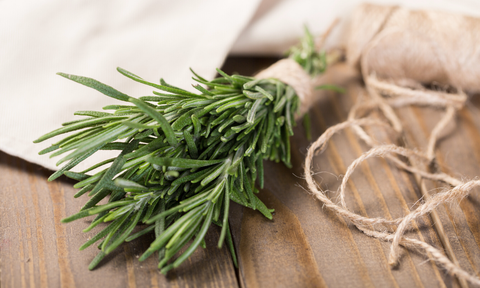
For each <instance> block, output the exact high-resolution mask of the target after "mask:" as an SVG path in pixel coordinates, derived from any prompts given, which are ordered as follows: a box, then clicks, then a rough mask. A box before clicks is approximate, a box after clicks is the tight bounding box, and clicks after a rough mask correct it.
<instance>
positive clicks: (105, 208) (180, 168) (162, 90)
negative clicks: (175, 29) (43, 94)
mask: <svg viewBox="0 0 480 288" xmlns="http://www.w3.org/2000/svg"><path fill="white" fill-rule="evenodd" d="M309 35H310V37H311V34H308V35H307V37H309ZM311 44H312V45H313V41H312V42H311ZM310 48H311V47H310ZM311 55H313V54H311ZM313 56H315V57H317V56H318V55H317V54H315V55H313ZM315 59H316V58H315ZM300 64H301V65H302V64H305V62H303V63H300ZM308 65H310V64H308ZM308 65H307V66H308ZM303 67H305V66H304V65H303ZM308 67H310V66H308ZM117 70H118V72H120V73H121V74H123V75H125V76H126V77H128V78H130V79H132V80H134V81H136V82H139V83H141V84H145V85H149V86H151V87H154V88H156V89H157V90H158V91H153V94H154V95H153V96H145V97H140V98H134V97H130V96H128V95H126V94H124V93H122V92H120V91H118V90H116V89H114V88H112V87H110V86H108V85H105V84H103V83H100V82H98V81H96V80H94V79H91V78H87V77H81V76H75V75H69V74H64V73H58V74H59V75H61V76H63V77H65V78H67V79H70V80H73V81H75V82H78V83H80V84H83V85H85V86H88V87H91V88H93V89H96V90H97V91H99V92H101V93H103V94H105V95H107V96H110V97H112V98H115V99H118V100H121V101H124V102H125V105H110V106H106V107H104V108H103V109H104V110H105V111H109V112H97V111H79V112H76V113H75V115H79V116H85V117H86V118H84V119H81V120H76V121H71V122H68V123H64V124H63V125H62V126H63V127H61V128H59V129H57V130H54V131H52V132H50V133H48V134H46V135H44V136H42V137H40V138H39V139H37V140H35V141H34V142H36V143H38V142H41V141H44V140H46V139H49V138H52V137H54V136H57V135H60V134H64V133H71V134H70V135H68V136H67V137H65V138H64V139H62V140H60V141H59V142H57V143H55V144H53V145H52V146H51V147H48V148H46V149H44V150H42V151H41V152H40V154H46V153H52V154H51V156H59V155H65V154H66V156H63V158H61V159H60V160H59V161H58V163H57V165H60V164H62V163H65V164H64V166H63V167H62V168H60V169H59V170H58V171H57V172H55V173H54V174H53V175H51V176H50V178H49V180H50V181H51V180H54V179H56V178H58V177H60V176H61V175H66V176H67V177H70V178H73V179H75V180H78V181H79V182H78V183H77V184H75V185H74V187H75V188H80V190H79V191H78V192H77V193H76V194H75V196H74V197H80V196H81V195H83V194H88V196H89V197H90V199H89V200H88V201H87V203H86V204H85V205H84V206H83V207H82V209H81V211H80V212H79V213H77V214H74V215H72V216H70V217H67V218H65V219H63V220H62V222H64V223H65V222H70V221H73V220H77V219H80V218H83V217H88V216H91V215H96V217H95V219H94V220H93V221H92V222H91V225H90V226H89V227H88V228H86V229H85V230H84V231H85V232H87V231H90V230H91V229H93V228H94V227H96V226H97V225H98V224H100V223H102V222H108V223H109V225H108V226H106V227H105V228H104V229H103V230H101V231H100V232H99V233H98V234H97V235H96V236H94V237H93V238H91V239H90V240H88V241H87V242H86V243H85V244H84V245H82V246H81V247H80V249H81V250H82V249H85V248H87V247H89V246H90V245H92V244H94V243H97V242H99V244H98V248H99V249H100V252H99V254H98V255H97V256H96V257H95V259H93V261H92V262H91V264H90V266H89V269H93V268H94V267H95V266H96V265H97V264H98V263H99V262H100V261H101V260H102V259H103V258H104V256H105V255H106V254H108V253H110V252H112V251H113V250H114V249H115V248H117V247H118V246H119V245H121V244H122V243H123V242H125V241H127V242H128V241H132V240H133V239H136V238H138V237H140V236H142V235H144V234H146V233H149V232H154V233H155V237H156V238H155V240H154V241H153V242H152V243H151V245H150V247H149V248H148V249H147V250H146V251H145V252H144V254H143V255H142V256H141V257H140V259H139V260H140V261H143V260H145V259H146V258H147V257H149V256H150V255H151V254H153V253H154V252H157V251H158V255H159V264H158V267H159V269H161V272H162V273H166V272H167V271H169V270H170V269H172V268H175V267H178V266H179V265H180V264H181V263H182V262H183V261H185V260H186V259H187V258H188V257H189V256H190V255H191V254H192V253H193V252H194V251H195V249H197V247H198V246H200V245H202V246H205V243H204V236H205V234H206V232H207V230H208V228H209V227H210V225H211V224H212V223H213V224H215V225H218V226H220V227H222V229H221V233H220V237H219V241H218V247H222V245H223V243H224V242H226V244H227V246H228V248H229V250H230V252H231V254H232V257H233V260H234V263H235V265H236V257H235V253H234V248H233V242H232V236H231V233H230V228H229V224H228V215H229V207H230V200H232V201H234V202H237V203H239V204H241V205H243V206H245V207H249V208H252V209H256V210H258V211H260V212H261V213H262V214H263V215H264V216H265V217H267V218H268V219H272V214H271V213H272V211H273V210H270V209H268V208H267V207H266V206H265V204H264V203H263V202H262V201H260V200H259V198H258V197H257V196H256V194H257V193H258V189H257V188H256V187H255V183H256V182H258V185H259V186H260V187H261V188H262V187H263V182H264V180H263V160H264V159H269V160H273V161H277V162H280V161H281V162H283V163H285V165H287V166H288V167H290V165H291V164H290V140H289V137H290V136H292V135H293V126H294V125H295V121H294V113H295V111H297V108H298V107H299V105H300V101H299V98H298V97H297V95H296V94H295V91H294V90H293V88H292V87H290V86H288V85H285V84H284V83H282V82H281V81H279V80H276V79H255V78H254V77H246V76H241V75H227V74H226V73H224V72H223V71H221V70H217V71H218V73H219V74H220V75H221V76H220V77H219V78H216V79H214V80H212V81H208V80H206V79H204V78H202V77H200V76H199V75H197V74H195V73H194V72H193V71H192V73H193V74H194V77H193V79H194V80H195V81H196V82H197V83H198V84H197V85H194V88H195V89H197V90H198V91H199V93H192V92H189V91H187V90H184V89H181V88H178V87H175V86H172V85H170V84H167V83H166V82H165V81H164V80H163V79H161V80H160V83H159V84H157V83H152V82H148V81H146V80H144V79H142V78H140V77H139V76H137V75H134V74H132V73H130V72H128V71H126V70H124V69H121V68H118V69H117ZM317 70H318V69H317ZM317 70H316V69H313V70H312V71H317ZM202 85H203V86H202ZM99 150H118V151H119V155H118V156H117V157H115V158H111V159H107V160H105V161H102V162H100V163H98V164H96V165H93V166H92V167H90V168H88V169H86V170H84V171H81V172H73V171H71V169H72V168H74V167H75V166H76V165H77V164H79V163H80V162H82V161H83V160H85V159H86V158H88V157H89V156H91V155H92V154H94V153H95V152H97V151H99ZM67 152H69V153H67ZM102 167H105V168H103V169H100V168H102ZM95 169H97V170H100V171H99V172H96V173H93V174H92V173H91V171H92V170H95ZM105 198H108V203H106V204H101V205H100V204H99V203H100V201H102V200H103V199H105ZM139 224H144V225H143V226H142V227H143V229H142V230H140V231H138V232H136V231H135V232H134V229H135V227H137V225H139ZM191 240H192V241H191ZM189 243H190V245H189V247H188V248H187V249H186V250H185V251H184V252H183V253H180V255H177V254H179V253H178V252H179V251H180V250H181V249H182V248H183V247H184V246H185V245H187V244H189ZM175 255H177V258H176V259H175V260H172V259H173V258H174V256H175Z"/></svg>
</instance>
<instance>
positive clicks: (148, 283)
mask: <svg viewBox="0 0 480 288" xmlns="http://www.w3.org/2000/svg"><path fill="white" fill-rule="evenodd" d="M275 60H276V59H274V58H247V59H245V58H242V57H231V58H230V59H229V60H228V61H227V63H226V64H225V65H224V67H223V70H225V71H226V72H228V73H231V72H233V71H237V72H239V73H241V74H246V75H251V74H253V73H255V72H256V71H258V70H260V69H262V68H265V67H268V65H270V64H271V63H272V62H273V61H275ZM324 81H325V82H327V83H337V84H340V85H341V86H344V87H346V88H348V93H346V94H345V95H342V94H337V93H333V92H325V91H318V93H317V95H316V97H317V99H318V102H317V103H316V105H314V107H313V108H312V109H311V115H312V128H313V129H312V130H313V137H314V138H316V137H318V136H320V135H321V134H322V133H323V132H324V131H325V129H327V127H329V126H331V125H334V124H337V123H339V122H342V121H344V120H345V119H346V116H347V113H348V111H349V109H350V107H351V106H352V105H353V103H354V102H355V101H356V98H357V97H358V95H359V93H364V91H363V87H362V83H361V81H360V80H359V79H358V76H357V75H356V74H355V73H352V71H350V70H348V69H347V68H346V67H345V66H337V67H333V69H330V70H329V71H328V73H327V75H326V76H325V79H324ZM479 109H480V97H477V98H472V101H471V103H470V104H469V106H468V107H467V108H465V109H463V110H462V111H461V112H460V113H459V116H458V120H457V126H456V127H453V128H452V129H451V131H450V132H449V133H448V134H445V137H444V138H443V139H442V140H441V141H440V142H439V149H438V151H437V159H438V163H439V165H440V166H441V167H442V169H445V168H444V166H445V167H447V166H448V167H449V169H451V170H445V171H446V172H452V173H454V175H456V176H458V177H459V178H462V179H472V178H474V177H477V176H478V175H479V174H480V173H479V172H478V171H480V169H479V168H480V167H479V166H480V164H479V163H480V148H479V146H480V145H479V144H480V113H478V112H479ZM397 112H398V114H399V116H400V118H401V119H402V122H403V125H404V126H405V127H408V129H406V133H405V135H404V137H405V138H404V139H402V140H405V142H407V144H408V145H412V146H416V147H420V148H421V149H424V147H425V146H426V143H427V142H426V141H427V137H428V135H429V133H430V131H431V130H432V128H433V126H434V124H435V123H436V121H438V119H439V117H441V111H436V110H430V109H424V108H410V107H407V108H402V109H399V110H397ZM377 117H381V116H379V115H377ZM368 132H369V133H371V134H374V135H375V137H377V139H380V140H381V141H382V142H385V143H391V142H394V143H396V142H397V140H398V139H396V138H395V136H394V135H393V134H391V133H389V132H388V131H386V130H384V129H378V127H371V128H368ZM304 135H305V134H304V131H303V128H302V127H301V125H299V126H298V127H297V128H296V129H295V136H294V137H293V139H292V162H293V166H294V167H295V168H293V169H291V170H290V169H287V168H286V167H285V166H284V165H282V164H281V163H272V162H267V161H266V162H265V164H264V166H265V171H266V173H265V176H266V181H265V189H264V190H263V191H261V193H260V194H259V197H260V198H261V199H262V200H263V201H264V202H265V203H266V204H267V206H268V207H270V208H275V209H276V213H275V215H274V219H273V220H272V221H270V220H267V219H265V218H264V217H263V216H262V215H261V214H260V213H258V212H256V211H252V210H250V209H244V208H242V207H240V206H238V205H233V207H232V209H231V214H230V216H231V220H230V224H231V227H232V232H233V234H234V240H235V244H236V248H237V253H238V254H237V255H238V257H239V265H240V269H239V271H238V277H237V275H236V274H235V273H236V271H235V268H234V267H233V265H232V261H231V259H230V255H229V253H228V252H227V251H226V249H222V250H218V249H217V248H216V240H217V239H218V233H219V231H218V229H211V231H209V233H208V234H207V249H206V250H203V249H199V250H197V251H196V253H195V254H194V255H193V256H192V257H191V258H190V259H189V260H188V261H187V262H185V264H184V265H182V266H181V267H179V268H178V269H176V270H173V271H171V272H170V273H169V274H168V275H167V276H166V277H165V276H163V275H161V274H159V272H158V270H157V269H156V264H157V263H156V262H157V261H156V259H154V257H151V258H149V259H148V260H147V261H145V262H143V263H140V262H138V261H137V260H136V258H137V257H138V256H139V255H140V254H141V253H142V252H143V251H144V250H145V249H146V248H147V247H148V243H149V241H151V239H152V238H151V237H152V235H149V236H147V237H144V238H142V239H138V241H134V242H132V243H128V244H125V245H123V246H121V247H120V248H119V249H118V250H119V251H116V252H114V253H112V255H109V256H108V257H107V259H105V260H104V262H102V264H101V265H100V267H98V268H97V269H96V270H95V271H92V272H90V271H88V270H87V266H88V263H89V262H90V261H91V259H92V258H93V257H94V256H95V254H96V253H97V249H96V248H95V247H90V248H88V249H86V250H85V251H78V247H79V246H80V245H81V244H83V242H85V241H86V240H87V239H89V237H92V235H94V234H95V232H94V231H93V232H89V233H82V232H81V230H82V229H84V228H85V227H87V225H88V221H86V220H85V221H82V220H80V221H76V222H73V223H69V224H62V223H60V219H62V218H63V217H65V216H67V215H70V214H72V213H75V212H76V211H78V209H79V208H80V207H81V206H82V204H83V203H84V202H85V199H83V198H80V199H74V198H73V194H74V193H75V189H73V188H72V184H73V182H71V181H69V180H67V179H61V180H60V181H55V182H52V183H48V182H47V181H46V179H47V177H48V175H49V174H50V172H48V171H46V170H45V169H42V168H40V167H39V166H37V165H33V164H30V163H27V162H26V161H23V160H21V159H18V158H15V157H12V156H9V155H7V154H5V153H1V152H0V184H1V185H0V197H2V202H1V205H0V219H1V221H0V232H1V234H0V235H1V240H0V261H1V262H0V269H1V270H0V286H1V287H84V286H87V287H88V286H91V287H101V286H104V287H137V286H138V287H177V286H178V287H187V286H188V287H190V286H192V287H238V283H239V282H240V284H241V286H242V287H327V286H328V287H346V286H348V287H374V286H377V287H432V286H433V287H457V286H458V283H457V281H456V280H455V278H453V277H450V276H448V275H446V274H445V273H444V271H443V270H441V269H439V268H438V267H436V266H435V265H434V264H433V263H431V262H430V261H428V260H426V258H425V257H424V256H422V255H420V254H418V253H416V252H414V251H407V250H402V258H401V262H400V266H399V267H398V268H397V269H393V270H392V269H390V268H389V266H388V264H387V257H388V252H389V248H390V244H389V243H384V242H381V241H378V240H374V239H372V238H369V237H368V236H366V235H364V234H363V233H361V232H359V231H358V230H357V229H356V228H355V227H354V226H353V225H352V224H351V223H349V222H348V221H345V219H342V218H340V217H338V216H336V215H335V214H334V213H332V212H331V211H329V210H327V209H323V208H322V205H321V204H320V203H319V202H318V201H316V200H315V199H314V198H313V197H312V196H311V195H309V194H308V193H307V192H305V190H304V189H303V188H302V186H306V185H305V182H304V180H303V179H302V173H303V172H302V166H303V163H304V157H305V154H306V149H307V147H308V145H309V141H307V140H306V139H305V137H304ZM366 150H368V147H367V146H366V145H364V143H362V142H361V141H360V140H359V139H357V137H356V136H355V135H354V133H353V132H352V131H349V130H345V131H344V132H342V133H340V134H338V135H336V136H334V137H333V139H332V141H331V142H330V143H329V145H328V147H327V149H326V150H325V152H324V153H322V154H320V155H318V156H317V157H316V158H315V162H314V163H315V171H318V174H317V175H316V176H315V178H316V180H317V181H318V182H319V183H320V184H321V187H322V188H324V189H328V190H329V191H330V192H329V194H328V195H329V196H330V197H331V198H332V199H335V197H336V189H337V188H338V186H339V184H340V181H341V178H338V176H337V175H340V176H341V175H342V174H344V173H345V171H346V168H347V167H348V165H349V164H350V163H351V162H352V161H353V160H354V159H355V158H357V157H358V156H360V155H361V154H362V153H363V152H364V151H366ZM455 173H456V174H455ZM427 186H428V187H429V189H439V187H437V186H435V185H434V184H432V183H427ZM418 187H419V186H418V184H417V183H416V181H415V178H414V177H413V176H412V175H411V174H409V173H406V172H404V171H402V170H399V169H397V168H396V167H394V166H392V165H391V164H390V163H388V161H385V160H383V159H372V160H369V161H367V163H366V164H364V165H362V166H361V167H360V168H359V169H358V171H356V172H355V173H354V174H353V176H352V179H351V181H350V182H349V185H348V192H347V195H346V202H347V204H348V207H349V208H350V209H351V210H352V211H355V212H356V213H360V214H362V215H367V216H370V217H387V218H397V217H401V216H403V215H405V214H406V213H407V211H409V210H410V209H414V208H415V206H416V205H418V203H417V201H418V200H419V199H420V198H421V193H420V190H419V188H418ZM433 192H435V191H433ZM479 197H480V196H479V195H478V189H476V190H475V191H474V192H473V193H472V194H471V196H469V197H467V198H466V199H463V200H462V201H461V202H459V203H453V204H447V205H442V206H441V207H439V208H438V209H437V211H438V212H439V215H440V217H441V222H442V224H443V226H444V227H445V231H446V233H447V235H448V236H449V239H450V241H451V244H452V247H453V249H454V252H455V255H456V256H457V258H458V260H459V262H460V265H461V266H462V267H463V268H465V269H466V270H467V271H469V272H471V273H475V274H477V275H479V273H480V267H479V265H480V248H479V247H480V245H479V244H480V228H479V227H480V225H479V224H480V214H479V213H478V211H479V208H480V199H479ZM416 226H417V227H419V228H420V229H419V230H414V231H411V232H409V233H408V236H409V237H413V238H416V239H420V240H424V241H426V242H427V243H430V244H432V245H434V246H436V247H438V248H439V249H442V245H441V243H440V241H439V238H438V235H437V232H436V231H435V229H434V228H433V223H432V220H431V219H430V217H423V218H422V219H419V221H417V223H416ZM237 278H238V279H237Z"/></svg>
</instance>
